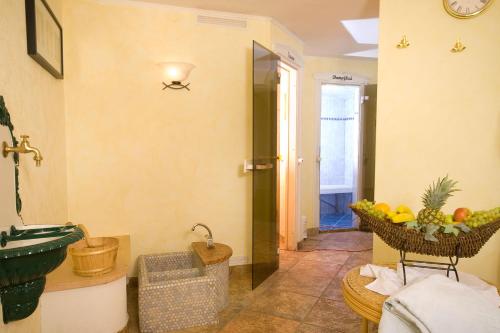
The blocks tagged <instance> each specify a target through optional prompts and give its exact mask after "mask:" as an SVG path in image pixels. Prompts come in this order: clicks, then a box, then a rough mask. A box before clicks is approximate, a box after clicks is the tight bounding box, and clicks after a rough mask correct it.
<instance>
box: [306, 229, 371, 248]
mask: <svg viewBox="0 0 500 333" xmlns="http://www.w3.org/2000/svg"><path fill="white" fill-rule="evenodd" d="M372 247H373V233H371V232H364V231H342V232H328V233H320V234H319V235H316V236H311V237H308V238H307V239H305V240H304V241H302V242H300V244H299V250H300V251H314V250H337V251H352V252H355V251H368V250H371V249H372Z"/></svg>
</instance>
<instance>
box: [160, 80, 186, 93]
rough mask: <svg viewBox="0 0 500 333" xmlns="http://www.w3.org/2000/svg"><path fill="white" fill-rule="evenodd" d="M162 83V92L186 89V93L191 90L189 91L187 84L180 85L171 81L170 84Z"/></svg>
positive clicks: (178, 82)
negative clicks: (168, 89)
mask: <svg viewBox="0 0 500 333" xmlns="http://www.w3.org/2000/svg"><path fill="white" fill-rule="evenodd" d="M162 83H163V89H162V90H165V89H167V88H170V89H175V90H179V89H187V90H188V91H191V89H189V87H188V86H189V85H190V83H188V84H182V83H181V82H180V81H172V83H171V84H166V83H165V82H162Z"/></svg>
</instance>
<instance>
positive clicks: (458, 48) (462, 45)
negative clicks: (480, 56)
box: [450, 39, 466, 53]
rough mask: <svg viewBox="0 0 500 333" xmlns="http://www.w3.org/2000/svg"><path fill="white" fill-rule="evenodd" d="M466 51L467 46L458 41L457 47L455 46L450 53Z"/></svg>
mask: <svg viewBox="0 0 500 333" xmlns="http://www.w3.org/2000/svg"><path fill="white" fill-rule="evenodd" d="M465 49H466V47H465V45H464V44H462V42H461V41H460V39H457V41H456V42H455V45H453V48H452V49H451V50H450V51H451V52H452V53H458V52H462V51H463V50H465Z"/></svg>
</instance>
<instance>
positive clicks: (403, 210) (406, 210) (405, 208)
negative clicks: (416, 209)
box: [396, 205, 413, 214]
mask: <svg viewBox="0 0 500 333" xmlns="http://www.w3.org/2000/svg"><path fill="white" fill-rule="evenodd" d="M396 212H397V213H398V214H403V213H409V214H413V212H412V210H411V208H410V207H408V206H405V205H399V206H398V208H396Z"/></svg>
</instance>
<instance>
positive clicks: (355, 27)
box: [340, 18, 379, 45]
mask: <svg viewBox="0 0 500 333" xmlns="http://www.w3.org/2000/svg"><path fill="white" fill-rule="evenodd" d="M340 22H342V24H343V25H344V27H345V28H346V29H347V31H348V32H349V33H350V34H351V36H352V38H353V39H354V40H355V41H356V43H358V44H373V45H377V44H378V22H379V20H378V18H369V19H361V20H342V21H340Z"/></svg>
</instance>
